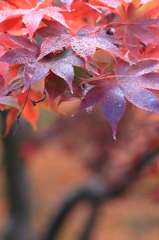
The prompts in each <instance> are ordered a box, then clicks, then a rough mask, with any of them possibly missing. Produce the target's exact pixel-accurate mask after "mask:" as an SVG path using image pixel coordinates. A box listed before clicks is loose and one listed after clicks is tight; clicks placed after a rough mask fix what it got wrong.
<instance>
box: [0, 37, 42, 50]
mask: <svg viewBox="0 0 159 240" xmlns="http://www.w3.org/2000/svg"><path fill="white" fill-rule="evenodd" d="M0 43H1V44H3V45H5V46H7V47H9V48H24V49H27V50H28V51H30V52H38V51H39V49H38V46H37V45H36V43H34V42H31V41H30V40H29V39H28V38H27V37H25V36H11V35H9V34H5V33H1V34H0Z"/></svg>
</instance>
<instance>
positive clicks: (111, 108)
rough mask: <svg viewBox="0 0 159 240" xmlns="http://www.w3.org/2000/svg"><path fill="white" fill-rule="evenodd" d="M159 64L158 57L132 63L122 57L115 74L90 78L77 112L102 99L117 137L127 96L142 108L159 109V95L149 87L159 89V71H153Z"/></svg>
mask: <svg viewBox="0 0 159 240" xmlns="http://www.w3.org/2000/svg"><path fill="white" fill-rule="evenodd" d="M158 68H159V61H158V60H153V59H149V60H142V61H138V62H137V63H136V65H131V66H129V64H128V63H126V62H124V61H122V60H119V61H118V63H116V65H115V73H114V74H112V75H103V76H102V75H101V76H99V77H94V78H90V79H88V80H87V82H86V86H87V88H88V90H87V89H86V92H87V93H86V95H85V98H84V99H83V100H82V102H81V105H80V106H79V108H78V109H77V110H76V112H75V113H77V112H78V111H79V110H82V109H84V108H89V107H92V106H94V105H95V104H97V103H98V102H100V101H102V111H103V113H104V115H105V117H106V118H107V120H108V121H109V123H110V125H111V127H112V130H113V136H114V138H115V137H116V131H117V125H118V122H119V121H120V119H121V117H122V115H123V113H124V111H125V106H126V102H125V98H127V100H128V101H130V102H131V103H132V104H133V105H135V106H137V107H139V108H142V109H145V110H148V111H152V112H157V113H159V100H158V98H157V97H156V96H155V94H153V93H152V92H151V91H149V90H147V89H156V90H159V82H158V78H159V73H158V72H153V71H155V70H157V69H158Z"/></svg>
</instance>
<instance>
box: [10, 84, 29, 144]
mask: <svg viewBox="0 0 159 240" xmlns="http://www.w3.org/2000/svg"><path fill="white" fill-rule="evenodd" d="M30 87H31V85H30V86H29V88H28V91H27V95H26V98H25V102H24V104H23V107H22V110H21V111H20V113H19V115H18V116H17V127H16V129H15V131H14V133H13V136H15V134H16V131H17V129H18V127H19V129H20V131H21V134H22V137H23V139H25V137H24V134H23V131H22V128H21V125H20V122H19V119H20V117H21V115H22V113H23V110H24V108H25V105H26V102H27V99H28V95H29V90H30Z"/></svg>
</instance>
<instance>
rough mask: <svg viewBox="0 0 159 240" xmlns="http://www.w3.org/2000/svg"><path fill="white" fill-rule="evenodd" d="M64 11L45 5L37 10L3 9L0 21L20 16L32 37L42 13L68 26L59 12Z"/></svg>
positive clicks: (0, 13)
mask: <svg viewBox="0 0 159 240" xmlns="http://www.w3.org/2000/svg"><path fill="white" fill-rule="evenodd" d="M62 11H64V10H62V9H61V8H59V7H52V6H50V7H46V8H41V9H39V10H37V9H36V8H32V9H30V10H26V9H5V10H0V23H1V22H3V21H4V20H6V19H7V18H9V17H10V20H11V18H15V17H18V18H19V16H22V22H23V23H24V24H25V26H26V28H27V29H28V31H29V36H30V38H32V37H33V34H34V32H35V31H36V30H37V28H38V26H39V24H40V22H41V20H42V18H43V17H44V15H47V16H49V17H51V18H52V19H54V20H55V21H57V22H60V23H61V24H63V25H64V26H66V27H68V26H67V25H66V23H65V19H64V17H63V15H62V14H61V12H62Z"/></svg>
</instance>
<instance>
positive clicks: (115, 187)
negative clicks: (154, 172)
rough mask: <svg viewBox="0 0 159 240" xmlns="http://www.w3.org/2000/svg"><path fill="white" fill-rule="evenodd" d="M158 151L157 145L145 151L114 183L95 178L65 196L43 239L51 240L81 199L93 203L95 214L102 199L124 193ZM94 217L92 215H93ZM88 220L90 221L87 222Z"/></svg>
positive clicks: (88, 224)
mask: <svg viewBox="0 0 159 240" xmlns="http://www.w3.org/2000/svg"><path fill="white" fill-rule="evenodd" d="M158 153H159V146H157V147H156V148H155V149H152V150H149V151H147V152H145V154H144V155H143V156H142V157H141V158H140V161H138V162H137V163H135V164H134V165H133V166H132V168H130V169H129V170H128V171H127V172H126V174H124V175H123V176H122V177H121V178H120V179H117V180H116V181H115V182H114V183H111V184H107V185H106V181H105V180H103V179H102V178H99V177H98V178H96V179H94V180H93V181H91V182H90V184H88V185H87V186H85V187H82V188H80V189H78V190H76V191H75V192H73V193H72V194H71V195H69V196H68V197H67V199H66V200H65V201H64V203H63V204H62V206H61V209H60V210H59V212H58V214H57V216H56V217H55V218H54V219H53V221H51V223H50V225H49V228H48V231H47V233H46V234H45V236H44V238H43V239H45V240H53V239H55V237H56V234H57V232H58V230H59V228H60V227H61V224H62V222H63V221H64V219H65V218H66V217H67V215H68V214H69V212H70V211H71V210H72V209H73V208H74V206H75V205H76V204H77V203H79V202H80V201H82V200H87V201H89V202H90V203H93V204H95V205H94V210H93V211H94V212H92V215H94V216H95V215H96V210H97V209H96V207H97V206H99V204H100V203H101V202H103V201H106V200H110V199H112V198H116V197H118V196H120V195H122V194H123V193H124V191H125V190H127V188H128V187H129V186H130V184H131V183H132V182H133V181H134V180H136V177H137V175H138V173H139V172H140V171H141V170H142V169H143V168H144V167H145V166H147V165H148V164H150V163H151V162H152V161H153V160H154V158H155V157H156V155H157V154H158ZM93 218H94V217H93ZM89 221H90V222H89ZM92 225H93V221H92V222H91V220H90V219H89V220H88V223H87V225H86V228H85V230H84V233H83V238H81V239H82V240H86V239H88V238H86V237H85V236H89V234H90V231H91V229H92Z"/></svg>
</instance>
